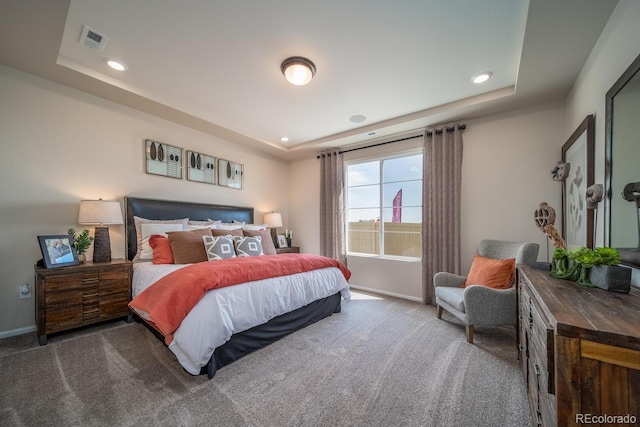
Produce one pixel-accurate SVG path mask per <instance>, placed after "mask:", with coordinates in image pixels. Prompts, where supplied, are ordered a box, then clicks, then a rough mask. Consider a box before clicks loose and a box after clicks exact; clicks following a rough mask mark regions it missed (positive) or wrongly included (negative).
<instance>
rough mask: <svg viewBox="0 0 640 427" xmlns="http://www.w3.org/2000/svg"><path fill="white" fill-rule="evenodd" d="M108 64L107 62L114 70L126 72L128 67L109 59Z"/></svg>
mask: <svg viewBox="0 0 640 427" xmlns="http://www.w3.org/2000/svg"><path fill="white" fill-rule="evenodd" d="M106 62H107V65H108V66H109V67H111V68H113V69H114V70H117V71H124V70H126V69H127V67H126V66H125V65H124V64H123V63H122V62H120V61H116V60H114V59H107V60H106Z"/></svg>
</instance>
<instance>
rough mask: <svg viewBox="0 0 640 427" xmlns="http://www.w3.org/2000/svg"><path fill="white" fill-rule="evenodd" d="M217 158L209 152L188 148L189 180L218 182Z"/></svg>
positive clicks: (208, 182)
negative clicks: (204, 152) (198, 151)
mask: <svg viewBox="0 0 640 427" xmlns="http://www.w3.org/2000/svg"><path fill="white" fill-rule="evenodd" d="M216 165H217V159H216V158H215V157H213V156H209V155H207V154H202V153H197V152H195V151H188V150H187V179H188V180H189V181H197V182H204V183H206V184H215V183H216Z"/></svg>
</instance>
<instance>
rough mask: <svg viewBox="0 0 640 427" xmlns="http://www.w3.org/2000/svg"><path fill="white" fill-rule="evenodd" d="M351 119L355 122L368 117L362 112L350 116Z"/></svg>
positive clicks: (360, 121)
mask: <svg viewBox="0 0 640 427" xmlns="http://www.w3.org/2000/svg"><path fill="white" fill-rule="evenodd" d="M349 120H351V121H352V122H353V123H362V122H364V121H365V120H367V118H366V117H365V116H363V115H362V114H356V115H355V116H351V117H349Z"/></svg>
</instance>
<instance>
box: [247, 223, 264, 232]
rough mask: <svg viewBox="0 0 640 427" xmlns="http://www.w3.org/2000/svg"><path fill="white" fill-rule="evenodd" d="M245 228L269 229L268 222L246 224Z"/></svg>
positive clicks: (253, 229) (254, 229) (255, 229)
mask: <svg viewBox="0 0 640 427" xmlns="http://www.w3.org/2000/svg"><path fill="white" fill-rule="evenodd" d="M242 229H243V230H252V231H262V230H266V229H267V224H244V225H243V226H242Z"/></svg>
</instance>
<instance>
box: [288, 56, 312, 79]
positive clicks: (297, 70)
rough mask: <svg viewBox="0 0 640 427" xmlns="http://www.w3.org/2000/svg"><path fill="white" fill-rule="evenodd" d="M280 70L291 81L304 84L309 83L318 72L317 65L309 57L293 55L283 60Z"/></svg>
mask: <svg viewBox="0 0 640 427" xmlns="http://www.w3.org/2000/svg"><path fill="white" fill-rule="evenodd" d="M280 71H282V74H284V77H285V78H286V79H287V81H288V82H289V83H291V84H293V85H296V86H302V85H306V84H307V83H309V82H310V81H311V79H312V78H313V76H314V75H315V74H316V66H315V65H314V64H313V62H311V61H309V60H308V59H307V58H303V57H301V56H292V57H290V58H287V59H285V60H284V61H282V64H281V65H280Z"/></svg>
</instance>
